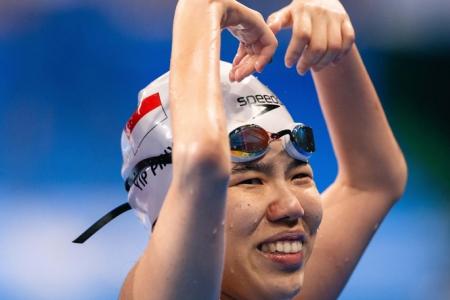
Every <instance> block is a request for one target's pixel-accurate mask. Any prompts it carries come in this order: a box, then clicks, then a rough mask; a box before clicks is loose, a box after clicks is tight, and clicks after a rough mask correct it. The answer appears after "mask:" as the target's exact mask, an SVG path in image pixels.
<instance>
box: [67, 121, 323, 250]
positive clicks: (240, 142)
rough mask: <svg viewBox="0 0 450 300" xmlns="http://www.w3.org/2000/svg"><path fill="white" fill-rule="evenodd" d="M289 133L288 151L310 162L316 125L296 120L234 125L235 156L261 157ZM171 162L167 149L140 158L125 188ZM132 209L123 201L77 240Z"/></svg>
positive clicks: (244, 158) (235, 158)
mask: <svg viewBox="0 0 450 300" xmlns="http://www.w3.org/2000/svg"><path fill="white" fill-rule="evenodd" d="M285 136H289V139H287V138H284V139H282V142H283V147H284V149H285V150H286V152H287V153H288V154H289V155H290V156H291V157H292V158H294V159H297V160H301V161H304V162H308V159H309V158H310V157H311V155H312V154H313V152H314V151H315V145H314V136H313V131H312V128H311V127H309V126H306V125H304V124H301V123H296V124H295V126H294V128H293V129H292V130H290V129H284V130H281V131H279V132H277V133H271V132H268V131H266V130H265V129H264V128H262V127H260V126H258V125H254V124H252V125H243V126H240V127H238V128H236V129H234V130H233V131H231V132H230V134H229V139H230V148H231V160H232V161H233V162H241V163H242V162H249V161H252V160H255V159H258V158H260V157H262V156H263V155H264V154H266V153H267V151H268V150H269V144H270V143H271V142H273V141H274V140H278V139H280V138H283V137H285ZM171 163H172V153H170V152H166V151H165V153H164V154H161V155H159V156H154V157H150V158H147V159H144V160H142V161H140V162H139V163H138V164H137V165H136V166H135V167H134V168H133V170H132V171H131V174H130V175H129V176H128V178H127V179H126V180H125V189H126V190H127V191H129V190H130V188H131V186H132V185H133V184H135V181H136V180H138V179H139V175H140V174H141V172H142V171H143V170H145V169H147V168H149V167H151V168H154V167H155V168H156V167H157V166H161V165H166V164H171ZM130 209H131V206H130V204H129V203H128V202H126V203H123V204H121V205H119V206H118V207H116V208H115V209H113V210H111V211H110V212H108V213H107V214H106V215H104V216H103V217H102V218H100V219H99V220H98V221H97V222H95V223H94V224H93V225H92V226H91V227H89V228H88V229H87V230H86V231H85V232H83V233H82V234H81V235H80V236H79V237H78V238H76V239H75V240H74V241H73V242H74V243H80V244H81V243H84V242H85V241H86V240H87V239H88V238H89V237H91V236H92V235H93V234H94V233H96V232H97V231H98V230H99V229H100V228H102V227H103V226H105V225H106V224H107V223H109V222H110V221H111V220H112V219H114V218H116V217H117V216H118V215H120V214H122V213H124V212H125V211H127V210H130Z"/></svg>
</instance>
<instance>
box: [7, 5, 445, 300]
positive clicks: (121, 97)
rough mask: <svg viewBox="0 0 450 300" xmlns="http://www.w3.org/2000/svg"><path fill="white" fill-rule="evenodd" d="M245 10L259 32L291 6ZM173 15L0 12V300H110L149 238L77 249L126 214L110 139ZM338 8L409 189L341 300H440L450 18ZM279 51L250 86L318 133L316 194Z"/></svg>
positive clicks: (167, 41) (298, 84) (88, 9)
mask: <svg viewBox="0 0 450 300" xmlns="http://www.w3.org/2000/svg"><path fill="white" fill-rule="evenodd" d="M242 2H243V3H245V4H247V5H249V6H250V7H253V8H255V9H258V10H260V11H261V12H262V13H263V15H264V16H266V17H267V16H268V15H269V14H270V12H272V11H274V10H276V9H279V8H281V7H282V6H283V5H285V4H287V3H289V1H242ZM175 3H176V2H175V1H154V0H145V1H144V0H127V1H125V0H111V1H101V0H21V1H15V0H0V137H1V138H0V203H1V209H0V299H116V298H117V295H118V292H119V289H120V286H121V284H122V281H123V279H124V277H125V276H126V274H127V272H128V270H129V269H130V267H131V266H132V265H133V264H134V262H135V261H136V260H137V258H138V256H139V255H140V253H141V252H142V250H143V248H144V246H145V244H146V242H147V229H146V228H144V227H143V226H142V225H141V224H140V223H139V221H138V219H137V218H136V217H135V216H134V214H133V213H131V212H128V213H126V214H124V215H122V216H120V217H119V218H118V219H116V220H114V221H113V222H112V223H111V224H109V225H108V226H106V227H105V228H104V229H102V230H101V231H100V232H99V233H97V234H96V235H95V236H94V237H93V238H91V240H89V241H88V242H87V243H86V244H84V245H76V244H72V243H71V241H72V240H73V239H74V238H75V237H76V236H78V235H79V234H80V233H81V232H82V231H84V230H85V229H86V228H87V227H88V226H89V225H91V224H92V223H93V222H94V221H96V220H97V218H99V217H100V216H102V215H103V214H104V213H106V212H107V211H109V210H110V209H112V208H113V207H115V206H117V205H119V204H121V203H123V202H125V201H126V198H127V195H126V193H125V191H124V189H123V182H122V179H121V177H120V167H121V153H120V142H119V141H120V133H121V130H122V128H123V126H124V124H125V122H126V120H127V119H128V117H129V116H130V115H131V113H132V112H133V111H134V110H135V108H136V103H137V92H138V91H139V90H140V89H141V88H143V87H144V86H145V85H146V84H147V83H149V82H150V81H151V80H152V79H154V78H155V77H156V76H158V75H159V74H162V73H163V72H165V71H166V70H167V69H168V67H169V57H170V47H171V22H172V17H173V11H174V7H175ZM343 3H344V5H345V7H346V8H347V10H348V12H349V14H350V16H351V18H352V20H353V23H354V27H355V28H356V31H357V43H358V45H359V48H360V51H361V53H362V55H363V57H364V60H365V62H366V65H367V68H368V70H369V73H370V74H371V76H372V78H373V80H374V82H375V85H376V87H377V90H378V92H379V94H380V96H381V98H382V101H383V105H384V108H385V110H386V112H387V115H388V119H389V121H390V124H391V126H392V128H393V131H394V132H395V134H396V136H397V138H398V140H399V143H400V145H401V147H402V149H403V151H404V153H405V155H406V158H407V161H408V165H409V182H408V186H407V189H406V192H405V194H404V196H403V198H402V199H401V201H400V202H398V203H397V204H396V206H395V207H394V208H393V210H392V212H391V213H390V214H389V215H388V216H387V217H386V219H385V221H384V222H383V224H382V225H381V226H380V228H379V230H378V233H377V235H376V236H375V238H374V239H373V241H372V243H371V244H370V246H369V247H368V249H367V251H366V253H365V255H364V256H363V258H362V260H361V262H360V264H359V265H358V268H357V269H356V271H355V272H354V274H353V275H352V277H351V279H350V281H349V283H348V284H347V287H346V288H345V290H344V292H343V293H342V295H341V297H340V299H450V285H449V284H450V259H449V256H448V253H449V250H450V241H449V239H450V235H449V231H450V222H449V215H450V210H449V207H450V199H449V198H450V197H449V195H450V193H449V192H450V185H449V182H450V171H449V170H450V160H449V158H448V155H449V154H450V151H449V150H450V139H449V136H450V135H449V134H450V132H449V131H450V130H449V128H450V126H448V125H449V121H448V115H449V112H450V111H449V101H450V92H449V85H450V77H449V75H448V73H449V70H450V2H449V1H445V0H429V1H418V0H397V1H388V0H378V1H369V0H362V1H361V0H358V1H356V0H347V1H343ZM289 36H290V35H289V32H287V31H286V32H282V33H281V34H280V36H279V39H280V44H281V45H280V48H279V50H278V52H277V55H276V57H275V58H274V62H273V63H272V64H271V65H270V66H268V67H267V69H266V71H265V72H264V73H263V74H261V75H260V78H261V80H262V81H263V82H265V83H266V84H268V85H269V87H270V88H271V89H272V90H273V91H274V92H275V93H276V94H277V95H278V96H279V97H280V98H281V99H282V101H284V103H285V104H286V105H287V106H288V108H289V109H290V110H291V111H292V112H293V115H294V117H295V118H296V119H298V120H301V121H303V122H305V123H308V124H310V125H312V126H313V127H314V129H315V134H316V143H317V147H318V151H317V154H316V155H315V156H314V158H313V159H312V164H313V167H314V169H315V174H316V178H317V183H318V186H319V188H320V190H323V189H324V188H325V187H326V186H327V185H328V184H330V183H331V182H332V180H333V178H334V174H335V173H336V162H335V159H334V156H333V154H332V149H331V145H330V142H329V138H328V134H327V132H326V127H325V124H324V120H323V117H322V115H321V112H320V108H319V107H318V104H317V101H316V98H317V97H316V94H315V91H314V87H313V84H312V81H311V77H310V75H309V74H308V75H306V76H305V77H299V76H297V75H296V74H295V72H294V71H293V70H287V69H285V68H284V67H283V64H282V62H283V56H284V51H285V50H286V47H287V43H288V41H289ZM223 38H224V42H223V50H222V57H223V58H224V59H227V60H231V59H232V57H233V55H234V51H235V49H236V46H237V43H236V41H235V40H234V39H233V38H232V37H231V36H230V35H229V34H228V33H227V32H224V33H223ZM374 146H375V147H376V145H374Z"/></svg>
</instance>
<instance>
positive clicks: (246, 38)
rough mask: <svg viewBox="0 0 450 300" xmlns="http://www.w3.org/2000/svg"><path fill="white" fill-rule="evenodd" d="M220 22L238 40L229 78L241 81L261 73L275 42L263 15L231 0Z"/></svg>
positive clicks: (269, 58) (272, 52)
mask: <svg viewBox="0 0 450 300" xmlns="http://www.w3.org/2000/svg"><path fill="white" fill-rule="evenodd" d="M229 3H231V4H230V5H229V7H227V10H226V13H225V15H224V18H223V21H222V28H227V29H228V30H229V31H230V32H231V34H233V35H234V36H235V37H236V38H237V39H238V40H239V48H238V51H237V54H236V56H235V58H234V60H233V68H232V70H231V72H230V80H231V81H241V80H242V79H244V78H245V77H246V76H248V75H250V74H252V73H253V72H254V71H257V72H262V70H263V69H264V67H265V66H266V64H267V63H269V62H270V61H271V59H272V56H273V54H274V53H275V50H276V48H277V46H278V41H277V39H276V37H275V35H274V33H273V32H272V31H271V29H270V28H269V26H268V25H267V24H266V23H265V21H264V18H263V17H262V15H261V14H260V13H259V12H257V11H254V10H252V9H250V8H248V7H246V6H244V5H242V4H240V3H238V2H237V1H230V2H229Z"/></svg>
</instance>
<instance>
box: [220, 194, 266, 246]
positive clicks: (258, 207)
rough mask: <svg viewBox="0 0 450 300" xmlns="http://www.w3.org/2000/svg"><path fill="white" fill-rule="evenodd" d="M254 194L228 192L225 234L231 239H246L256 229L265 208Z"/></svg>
mask: <svg viewBox="0 0 450 300" xmlns="http://www.w3.org/2000/svg"><path fill="white" fill-rule="evenodd" d="M258 198H259V197H258V196H257V195H256V193H247V192H243V191H237V190H230V191H228V197H227V204H226V222H225V226H226V230H225V231H226V232H227V233H228V234H230V235H232V236H233V237H239V236H241V237H246V236H248V235H250V234H252V233H253V232H254V231H255V229H256V228H257V227H258V223H259V222H260V220H261V218H262V217H264V214H265V207H264V205H262V200H259V201H258ZM229 238H231V237H229Z"/></svg>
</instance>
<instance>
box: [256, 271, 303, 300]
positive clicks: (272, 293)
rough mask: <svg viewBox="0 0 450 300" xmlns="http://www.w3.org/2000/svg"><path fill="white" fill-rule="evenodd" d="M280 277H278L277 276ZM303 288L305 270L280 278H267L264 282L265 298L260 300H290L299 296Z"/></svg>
mask: <svg viewBox="0 0 450 300" xmlns="http://www.w3.org/2000/svg"><path fill="white" fill-rule="evenodd" d="M277 277H278V276H277ZM302 286H303V270H300V271H298V272H295V273H291V274H283V275H281V276H279V277H278V278H274V276H272V278H267V279H266V280H265V282H264V287H263V288H262V290H263V291H264V297H263V298H258V299H267V300H285V299H286V300H288V299H293V298H294V297H295V296H296V295H298V294H299V293H300V291H301V288H302Z"/></svg>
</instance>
